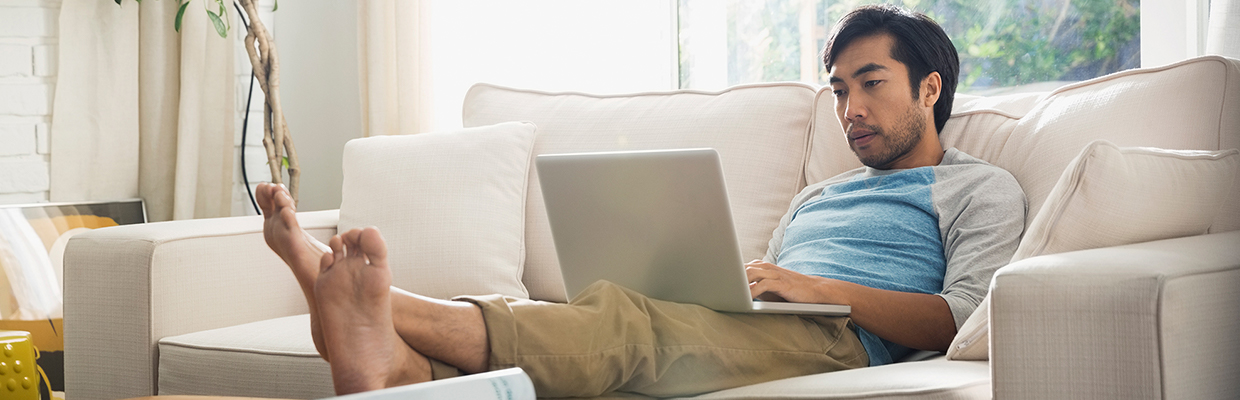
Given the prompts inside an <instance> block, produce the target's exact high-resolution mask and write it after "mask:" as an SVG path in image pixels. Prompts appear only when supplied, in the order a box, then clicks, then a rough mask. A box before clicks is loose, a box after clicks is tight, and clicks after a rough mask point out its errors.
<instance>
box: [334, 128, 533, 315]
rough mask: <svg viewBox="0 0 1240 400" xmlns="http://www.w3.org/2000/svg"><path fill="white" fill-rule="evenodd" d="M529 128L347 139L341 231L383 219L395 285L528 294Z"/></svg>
mask: <svg viewBox="0 0 1240 400" xmlns="http://www.w3.org/2000/svg"><path fill="white" fill-rule="evenodd" d="M534 131H535V127H534V124H531V123H528V122H507V123H501V124H496V125H489V126H482V127H476V128H468V129H462V130H459V131H453V132H439V133H420V134H415V135H399V136H376V137H369V138H362V139H354V140H351V141H349V143H348V144H346V145H345V149H344V184H343V195H342V200H341V203H340V223H339V231H340V232H345V231H346V230H349V229H352V228H357V227H364V226H375V227H377V228H379V231H380V233H382V234H383V237H384V239H386V241H387V247H388V262H389V265H390V266H391V268H392V284H393V285H394V286H396V287H399V288H401V289H405V290H408V291H411V292H414V293H418V294H422V295H426V296H431V297H436V298H450V297H452V296H458V295H466V294H471V295H477V294H490V293H498V294H504V295H509V296H516V297H528V294H527V292H526V290H525V287H524V286H523V285H522V284H521V272H522V271H521V270H522V266H523V263H524V259H525V198H526V190H527V186H528V185H527V180H528V178H527V177H528V176H529V174H528V172H529V166H530V157H531V154H532V152H531V150H532V149H533V147H534Z"/></svg>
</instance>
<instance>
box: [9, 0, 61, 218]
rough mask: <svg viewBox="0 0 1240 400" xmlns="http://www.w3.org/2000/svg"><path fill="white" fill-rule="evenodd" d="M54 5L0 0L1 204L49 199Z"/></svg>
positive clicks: (55, 0)
mask: <svg viewBox="0 0 1240 400" xmlns="http://www.w3.org/2000/svg"><path fill="white" fill-rule="evenodd" d="M59 15H60V1H59V0H0V204H15V203H35V202H44V201H47V198H48V193H47V191H48V187H49V181H50V178H49V175H48V161H49V159H50V158H49V157H50V156H49V153H50V149H49V148H48V133H49V128H50V124H51V122H52V121H51V120H52V115H51V113H52V95H53V94H54V93H55V84H56V48H57V47H56V46H57V29H58V24H57V23H58V20H59Z"/></svg>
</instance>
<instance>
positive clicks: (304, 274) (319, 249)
mask: <svg viewBox="0 0 1240 400" xmlns="http://www.w3.org/2000/svg"><path fill="white" fill-rule="evenodd" d="M255 195H256V197H257V201H258V207H259V208H261V209H262V210H263V239H264V240H266V241H267V247H270V248H271V250H272V251H274V252H275V253H276V255H279V256H280V259H282V260H284V263H285V264H288V266H289V269H291V270H292V271H293V276H295V277H296V278H297V283H298V284H299V285H300V286H301V291H302V294H304V295H305V296H306V304H307V305H308V306H309V308H310V334H311V335H312V336H313V337H314V347H315V348H316V349H318V351H319V355H320V356H322V357H323V359H324V360H329V359H328V354H327V348H326V347H325V346H324V344H323V335H322V329H321V328H320V326H319V321H318V310H317V302H316V301H315V299H314V282H315V281H316V280H317V279H318V277H319V260H320V259H322V258H323V254H325V253H331V248H329V247H327V245H325V244H323V242H320V241H318V239H315V238H314V237H313V236H310V233H308V232H306V231H305V230H302V229H301V225H299V224H298V223H297V216H296V211H297V210H296V207H295V206H294V205H293V198H292V196H289V194H288V191H287V190H285V189H284V187H283V186H278V185H272V184H269V183H261V184H259V185H258V189H257V190H256V193H255ZM329 361H330V360H329Z"/></svg>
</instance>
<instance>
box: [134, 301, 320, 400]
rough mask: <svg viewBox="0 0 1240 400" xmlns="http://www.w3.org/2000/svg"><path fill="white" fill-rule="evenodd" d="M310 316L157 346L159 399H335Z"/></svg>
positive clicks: (209, 332)
mask: <svg viewBox="0 0 1240 400" xmlns="http://www.w3.org/2000/svg"><path fill="white" fill-rule="evenodd" d="M309 327H310V315H309V314H302V315H295V316H291V317H283V318H276V319H270V320H266V321H259V322H253V323H249V324H243V325H237V326H232V327H227V328H220V329H212V330H206V331H200V332H194V333H190V334H186V335H179V336H169V337H166V338H163V339H161V340H160V341H159V394H160V395H211V396H238V397H273V398H298V399H318V398H324V397H331V396H335V395H336V391H335V390H334V388H333V387H332V377H331V366H330V365H328V364H327V362H326V361H323V359H322V358H320V357H319V353H318V351H316V350H315V349H314V340H313V339H312V338H311V337H310V328H309Z"/></svg>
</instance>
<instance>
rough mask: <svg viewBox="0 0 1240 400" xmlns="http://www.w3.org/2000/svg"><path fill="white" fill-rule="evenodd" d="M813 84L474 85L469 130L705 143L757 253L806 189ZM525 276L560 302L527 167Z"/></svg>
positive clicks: (580, 146)
mask: <svg viewBox="0 0 1240 400" xmlns="http://www.w3.org/2000/svg"><path fill="white" fill-rule="evenodd" d="M814 93H815V90H814V88H812V87H811V86H808V85H803V84H797V83H773V84H757V85H742V86H736V87H732V88H729V89H726V90H724V91H720V92H703V91H691V90H679V91H670V92H653V93H638V94H626V95H588V94H581V93H547V92H539V91H530V90H518V89H512V88H505V87H500V86H494V85H486V84H479V85H475V86H474V87H473V88H471V89H470V91H469V93H467V94H466V96H465V105H464V114H463V121H464V124H465V126H466V127H471V126H481V125H489V124H494V123H499V122H504V121H514V120H521V121H531V122H533V123H534V124H535V125H537V126H538V135H537V139H536V140H535V144H534V153H535V154H551V153H571V152H593V151H619V150H652V149H673V148H689V147H711V148H715V149H716V150H717V151H718V152H719V156H720V159H721V161H722V163H723V170H724V176H725V179H726V181H727V187H728V196H729V199H730V201H731V206H732V210H733V211H732V212H733V214H734V221H735V224H736V230H737V235H738V236H739V240H740V245H741V253H742V256H743V257H745V259H746V260H748V259H757V258H762V256H763V255H764V254H765V253H766V248H767V243H768V242H769V240H770V238H771V233H772V232H773V231H774V229H775V227H776V226H777V225H778V224H779V219H780V217H782V216H783V214H784V212H785V211H787V209H788V204H789V202H790V201H791V200H792V197H793V196H794V195H796V194H797V192H799V191H800V190H801V189H802V188H803V187H804V186H805V179H804V177H805V174H804V168H805V160H806V157H807V154H808V150H807V146H808V144H809V137H808V134H809V126H810V120H811V114H812V113H813V109H812V107H811V105H812V99H813V96H814ZM529 185H530V186H529V190H528V199H527V202H526V212H525V216H526V222H525V226H526V235H525V243H526V258H525V271H524V274H523V276H522V281H523V282H524V283H525V286H526V288H527V289H528V290H529V294H530V297H531V298H534V299H538V300H548V301H565V300H566V298H567V295H566V293H565V292H564V283H563V278H562V277H561V276H560V268H559V262H558V260H557V258H556V253H555V247H554V244H553V242H552V238H551V230H550V226H549V225H548V223H547V213H546V209H545V208H544V205H543V199H542V191H541V190H539V182H538V175H537V170H536V169H535V168H530V179H529Z"/></svg>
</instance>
